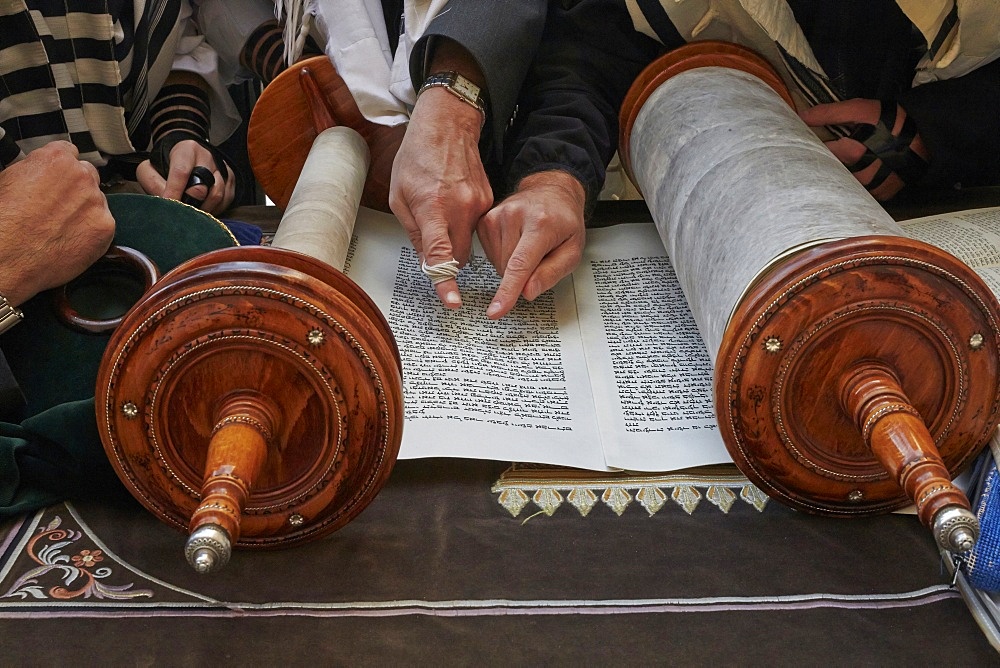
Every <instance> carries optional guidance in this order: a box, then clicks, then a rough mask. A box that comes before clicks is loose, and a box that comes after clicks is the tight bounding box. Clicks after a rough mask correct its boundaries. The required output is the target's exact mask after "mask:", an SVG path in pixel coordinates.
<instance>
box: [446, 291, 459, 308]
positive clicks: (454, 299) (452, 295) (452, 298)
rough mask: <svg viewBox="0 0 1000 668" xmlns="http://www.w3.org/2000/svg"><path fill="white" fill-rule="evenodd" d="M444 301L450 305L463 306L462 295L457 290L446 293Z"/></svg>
mask: <svg viewBox="0 0 1000 668" xmlns="http://www.w3.org/2000/svg"><path fill="white" fill-rule="evenodd" d="M444 301H445V303H446V304H448V305H449V306H461V305H462V295H460V294H458V292H457V291H455V290H452V291H451V292H449V293H447V294H445V296H444Z"/></svg>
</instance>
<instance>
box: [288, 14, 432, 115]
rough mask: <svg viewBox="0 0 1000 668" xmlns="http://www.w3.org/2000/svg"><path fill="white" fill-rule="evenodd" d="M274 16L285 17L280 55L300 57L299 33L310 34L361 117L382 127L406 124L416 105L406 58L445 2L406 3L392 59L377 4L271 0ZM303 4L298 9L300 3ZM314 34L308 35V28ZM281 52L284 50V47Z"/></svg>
mask: <svg viewBox="0 0 1000 668" xmlns="http://www.w3.org/2000/svg"><path fill="white" fill-rule="evenodd" d="M275 2H276V4H277V7H278V16H279V17H280V16H286V17H287V18H286V21H287V23H286V32H285V43H286V45H290V46H291V51H290V52H288V53H287V54H286V55H287V57H288V58H289V60H292V61H294V60H295V59H296V58H297V57H298V56H299V54H300V53H301V48H302V44H303V43H304V31H311V32H312V34H313V36H314V38H316V39H317V41H320V42H321V43H322V42H323V41H324V40H325V45H324V47H325V51H326V54H327V55H328V56H329V57H330V60H332V61H333V64H334V66H336V68H337V72H338V73H339V74H340V76H341V77H343V79H344V82H345V83H346V84H347V86H348V88H350V90H351V93H353V94H354V99H355V100H356V101H357V103H358V108H359V109H360V110H361V113H362V114H364V116H365V118H367V119H368V120H370V121H372V122H374V123H380V124H382V125H398V124H400V123H405V122H406V121H407V120H408V119H409V112H410V110H411V109H412V108H413V105H414V104H415V102H416V92H415V91H414V90H413V85H412V83H411V81H410V69H409V58H410V53H411V51H412V49H413V45H414V44H415V43H416V41H417V40H418V39H419V38H420V36H421V35H422V34H423V33H424V31H425V30H426V28H427V26H428V25H429V24H430V22H431V21H432V20H433V19H434V18H435V17H436V16H437V15H438V14H439V13H440V12H441V11H442V10H443V9H444V7H445V5H447V4H448V0H406V2H404V9H403V12H404V13H403V29H404V32H403V34H402V35H400V36H399V44H398V46H397V48H396V54H395V57H393V54H392V52H391V49H390V46H389V36H388V35H387V34H386V30H385V18H384V16H383V15H382V3H381V2H380V1H379V0H275ZM303 2H304V3H305V4H302V3H303ZM312 25H314V26H315V30H311V26H312ZM286 48H287V47H286Z"/></svg>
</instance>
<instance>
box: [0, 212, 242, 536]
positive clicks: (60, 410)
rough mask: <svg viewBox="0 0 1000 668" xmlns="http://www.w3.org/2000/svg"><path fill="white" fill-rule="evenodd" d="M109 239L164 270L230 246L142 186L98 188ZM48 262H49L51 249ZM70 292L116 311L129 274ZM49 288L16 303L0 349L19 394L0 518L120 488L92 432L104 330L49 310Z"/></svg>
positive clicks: (85, 308)
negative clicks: (82, 328) (103, 193)
mask: <svg viewBox="0 0 1000 668" xmlns="http://www.w3.org/2000/svg"><path fill="white" fill-rule="evenodd" d="M108 206H109V207H110V209H111V213H112V214H113V215H114V217H115V223H116V228H115V238H114V242H113V243H114V244H115V245H118V246H127V247H129V248H133V249H135V250H138V251H140V252H142V253H143V254H145V255H146V256H147V257H149V259H151V260H152V261H153V262H154V263H155V264H156V265H157V267H158V268H159V270H160V272H161V273H163V274H165V273H167V272H168V271H170V270H171V269H173V268H174V267H176V266H177V265H179V264H181V263H182V262H184V261H186V260H188V259H190V258H193V257H195V256H197V255H200V254H202V253H206V252H209V251H212V250H217V249H219V248H226V247H230V246H236V245H238V244H237V242H236V240H235V238H234V237H233V235H232V233H231V232H230V231H229V230H228V229H227V228H226V227H225V225H223V224H222V223H221V222H220V221H218V220H216V219H215V218H213V217H211V216H209V215H208V214H205V213H203V212H202V211H199V210H198V209H195V208H193V207H190V206H187V205H184V204H180V203H179V202H175V201H173V200H167V199H162V198H159V197H151V196H148V195H133V194H118V195H109V196H108ZM53 261H57V260H56V259H55V258H53ZM78 285H79V286H80V287H79V289H77V290H75V291H73V292H71V293H70V301H71V303H72V305H73V306H74V308H76V310H77V311H79V312H81V313H83V314H85V315H87V316H90V317H109V316H114V315H118V314H121V313H124V312H126V311H127V310H128V309H129V308H130V307H131V306H132V304H134V303H135V301H136V300H137V298H138V297H139V295H140V294H141V287H139V284H138V282H137V281H135V280H133V279H129V278H127V277H123V276H122V275H120V274H114V273H112V274H107V275H101V276H100V277H97V278H93V279H92V280H84V281H78ZM53 304H54V300H53V295H52V293H51V292H46V293H42V294H40V295H37V296H36V297H35V298H34V299H32V300H30V301H29V302H27V303H26V304H24V305H23V306H22V310H23V311H24V314H25V318H24V322H22V323H21V324H20V325H18V326H17V327H14V328H13V329H12V330H10V331H9V332H8V333H6V334H4V336H3V338H2V340H0V350H2V351H3V354H4V356H5V357H6V359H7V362H8V364H9V365H10V368H11V371H12V372H13V375H14V378H15V379H16V380H17V383H18V385H19V386H20V388H21V391H22V393H23V394H24V397H25V401H26V404H27V405H26V409H25V411H24V416H25V419H24V420H23V421H22V422H21V423H20V424H13V423H2V422H0V518H2V517H8V516H12V515H16V514H20V513H24V512H28V511H31V510H34V509H37V508H40V507H43V506H45V505H48V504H50V503H52V502H54V501H57V500H59V499H62V498H74V497H79V496H95V495H103V494H107V493H113V494H114V493H120V490H121V489H122V487H121V485H120V484H119V483H118V482H117V476H115V474H114V472H113V470H112V469H111V466H110V464H109V463H108V461H107V457H106V456H105V454H104V448H103V445H102V444H101V440H100V437H99V436H98V432H97V424H96V419H95V413H94V383H95V381H96V378H97V372H98V369H99V367H100V364H101V357H102V356H103V354H104V349H105V347H106V346H107V343H108V340H109V338H110V333H109V334H101V335H95V334H84V333H80V332H78V331H75V330H73V329H71V328H70V327H68V326H67V325H65V324H64V323H63V322H62V320H60V319H59V318H58V317H56V314H55V309H54V307H53Z"/></svg>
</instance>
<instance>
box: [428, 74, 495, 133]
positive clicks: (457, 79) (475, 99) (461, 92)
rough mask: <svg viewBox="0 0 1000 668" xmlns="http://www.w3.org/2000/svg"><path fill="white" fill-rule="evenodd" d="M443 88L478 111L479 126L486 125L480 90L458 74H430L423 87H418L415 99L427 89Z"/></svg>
mask: <svg viewBox="0 0 1000 668" xmlns="http://www.w3.org/2000/svg"><path fill="white" fill-rule="evenodd" d="M438 86H440V87H443V88H445V89H447V91H448V92H449V93H451V94H452V95H454V96H455V97H457V98H458V99H460V100H462V101H463V102H465V103H466V104H470V105H472V106H473V107H475V108H476V109H478V110H479V113H480V114H482V116H483V121H482V123H481V124H480V127H482V125H485V124H486V101H485V100H483V96H482V95H481V94H480V88H479V86H477V85H476V84H474V83H472V82H471V81H469V80H468V79H466V78H465V77H463V76H462V75H461V74H459V73H458V72H435V73H434V74H430V75H428V76H427V78H426V79H424V85H422V86H421V87H420V90H419V91H417V97H420V94H421V93H423V92H424V91H425V90H427V89H428V88H435V87H438Z"/></svg>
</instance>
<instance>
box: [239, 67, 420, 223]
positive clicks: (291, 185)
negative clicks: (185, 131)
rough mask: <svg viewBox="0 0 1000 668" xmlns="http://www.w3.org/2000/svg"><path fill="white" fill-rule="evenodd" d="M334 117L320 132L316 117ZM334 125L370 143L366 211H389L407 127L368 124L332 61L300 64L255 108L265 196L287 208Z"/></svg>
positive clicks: (252, 126) (250, 143) (254, 141)
mask: <svg viewBox="0 0 1000 668" xmlns="http://www.w3.org/2000/svg"><path fill="white" fill-rule="evenodd" d="M303 70H308V71H309V73H310V77H309V78H310V79H312V81H314V82H315V85H316V87H317V88H318V93H319V95H320V96H321V97H322V100H323V102H325V107H326V108H325V109H316V108H315V105H314V103H313V101H312V99H311V97H310V94H309V92H308V91H307V90H306V87H305V86H307V85H309V84H308V82H306V83H304V82H303V74H302V72H303ZM317 113H320V114H325V115H327V116H329V119H330V120H329V121H327V122H326V124H325V127H320V128H317V126H316V120H317V119H316V117H315V114H317ZM331 124H336V125H344V126H347V127H349V128H352V129H353V130H356V131H357V132H358V134H360V135H361V136H362V137H363V138H364V139H365V141H366V142H367V144H368V148H369V150H370V151H371V156H372V163H371V169H370V172H369V176H368V180H367V182H366V183H365V190H364V194H363V196H362V199H361V204H362V206H367V207H369V208H372V209H378V210H379V211H386V212H388V211H389V178H390V175H391V173H392V161H393V160H394V159H395V157H396V151H397V150H398V149H399V144H400V142H402V141H403V134H404V133H405V132H406V126H405V124H404V125H396V126H391V127H390V126H385V125H380V124H378V123H372V122H371V121H368V120H367V119H366V118H365V117H364V116H363V115H362V114H361V111H360V110H359V109H358V105H357V103H356V102H355V101H354V96H353V95H352V94H351V91H350V89H348V87H347V84H346V83H344V80H343V79H342V78H341V77H340V75H339V74H337V71H336V69H335V68H334V66H333V63H332V62H330V59H329V58H328V57H327V56H315V57H313V58H308V59H306V60H303V61H301V62H298V63H296V64H295V65H293V66H292V67H290V68H288V69H287V70H285V71H284V72H282V73H281V74H279V75H278V76H277V77H276V78H275V79H274V80H273V81H272V82H271V83H270V84H268V86H267V88H265V89H264V92H263V93H261V96H260V98H259V99H258V100H257V102H256V104H254V108H253V112H252V113H251V115H250V122H249V125H248V127H247V150H248V152H249V154H250V164H251V167H252V168H253V172H254V174H255V175H256V177H257V181H258V182H259V183H260V185H261V188H263V190H264V193H265V194H267V196H268V197H269V198H270V199H271V201H273V202H274V203H275V204H277V205H278V206H279V207H281V208H282V209H284V208H286V207H287V206H288V200H289V198H290V197H291V195H292V191H293V190H294V189H295V184H296V182H297V181H298V178H299V174H300V173H301V172H302V166H303V165H304V164H305V161H306V156H308V155H309V149H310V148H312V145H313V140H314V139H316V136H317V135H318V134H319V133H320V132H321V131H322V130H324V129H326V127H329V126H330V125H331Z"/></svg>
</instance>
